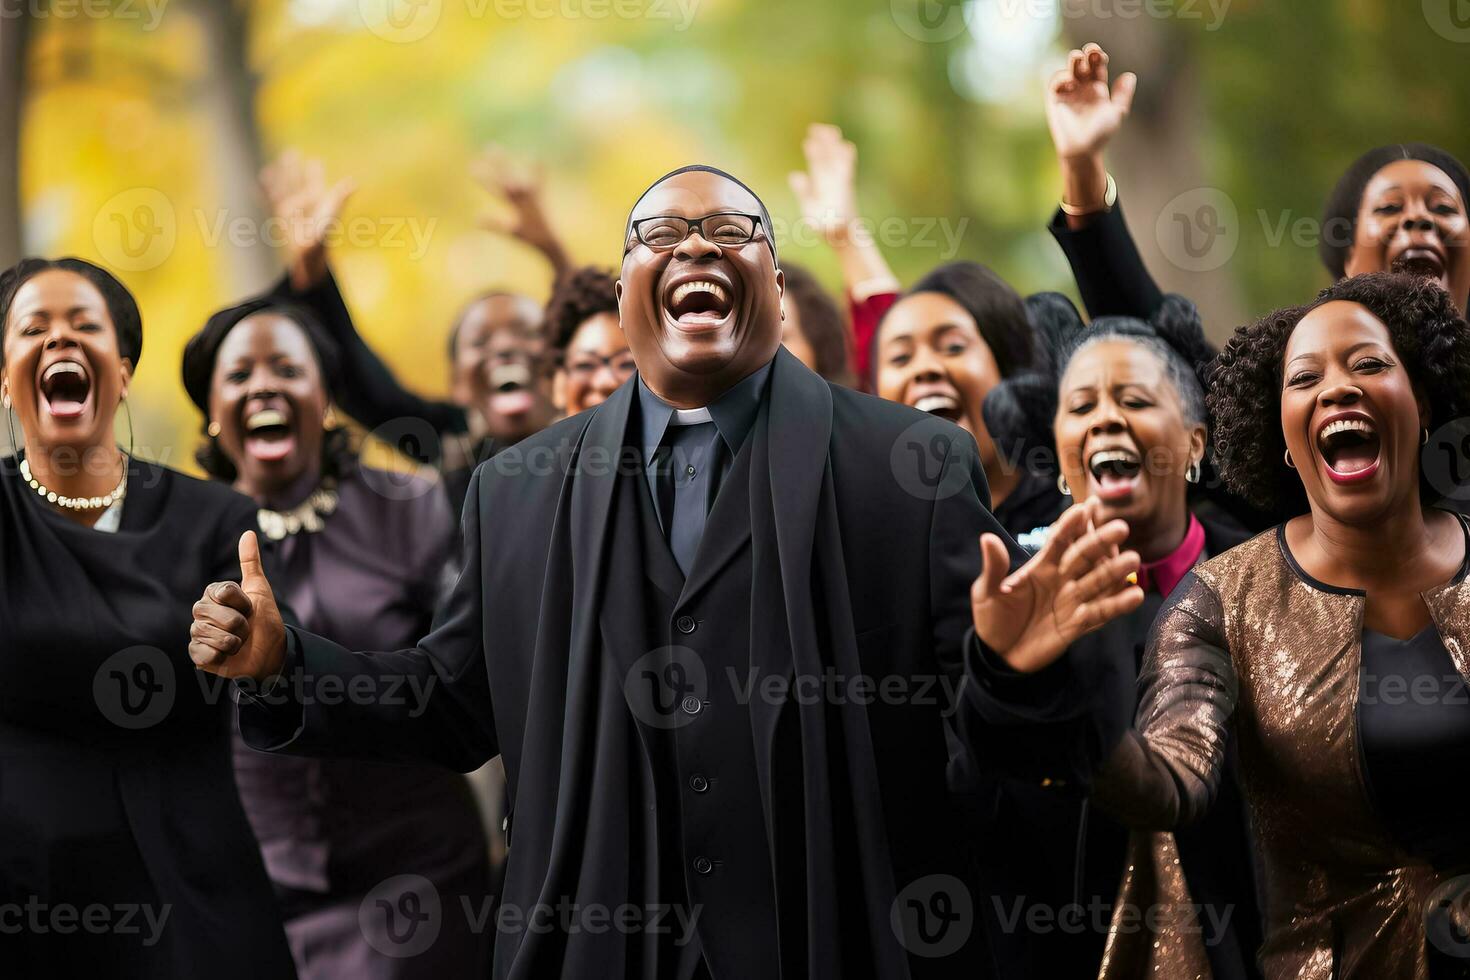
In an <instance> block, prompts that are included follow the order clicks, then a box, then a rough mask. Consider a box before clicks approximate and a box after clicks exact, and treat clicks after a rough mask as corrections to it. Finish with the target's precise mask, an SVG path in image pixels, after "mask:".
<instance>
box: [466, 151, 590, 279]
mask: <svg viewBox="0 0 1470 980" xmlns="http://www.w3.org/2000/svg"><path fill="white" fill-rule="evenodd" d="M470 173H471V174H472V175H473V176H474V178H475V180H476V181H477V182H478V183H479V185H480V186H481V187H483V188H484V189H485V190H487V191H489V192H490V193H491V194H492V195H494V196H495V197H496V198H498V199H500V200H501V201H503V202H504V203H505V204H506V205H508V206H509V208H510V212H511V213H510V216H509V217H505V216H502V215H498V214H486V215H484V216H482V217H481V218H480V226H481V227H482V228H484V229H486V230H487V231H492V232H495V233H496V234H499V235H506V236H508V237H510V238H514V239H516V240H517V241H519V242H522V243H524V244H526V245H529V246H530V247H531V248H533V249H535V250H536V251H538V252H540V253H541V254H542V255H543V256H544V257H545V258H546V261H547V262H548V263H550V265H551V271H552V275H553V276H554V277H555V278H556V279H557V280H560V279H561V278H562V276H564V275H566V274H567V273H568V272H570V271H571V268H572V260H571V258H570V257H569V255H568V252H567V249H566V246H565V245H564V244H563V243H562V240H561V237H560V236H559V235H557V233H556V229H554V228H553V227H552V226H551V221H550V219H549V218H547V216H546V203H545V200H544V197H543V195H542V188H543V187H544V186H545V171H544V169H543V168H542V167H541V165H540V164H527V163H525V162H523V161H519V160H516V159H515V158H513V157H512V156H511V155H510V153H509V152H507V151H506V150H505V149H504V148H503V147H500V146H495V145H491V146H488V147H486V148H485V151H484V152H483V153H482V154H481V155H480V157H479V158H478V159H477V160H476V161H475V162H474V164H473V165H472V166H471V168H470Z"/></svg>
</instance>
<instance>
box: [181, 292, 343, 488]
mask: <svg viewBox="0 0 1470 980" xmlns="http://www.w3.org/2000/svg"><path fill="white" fill-rule="evenodd" d="M257 313H279V314H281V315H282V316H284V317H286V318H287V319H289V320H290V321H291V322H293V323H295V324H296V325H297V326H298V327H300V328H301V332H302V333H304V334H306V340H307V343H309V344H310V345H311V349H312V353H314V354H315V355H316V361H317V367H318V368H319V369H320V370H321V376H322V386H323V387H324V388H325V389H326V393H327V397H328V398H329V399H330V400H332V401H336V395H337V392H338V391H339V390H340V388H341V383H342V353H341V349H340V348H339V347H338V346H337V342H336V341H335V340H333V339H332V336H331V334H329V333H327V330H326V328H325V327H323V326H322V325H321V323H320V322H319V321H318V320H317V318H316V317H315V316H314V315H313V314H312V313H311V311H310V310H307V309H306V308H305V307H301V306H297V305H296V304H294V303H290V302H287V301H285V300H280V299H276V298H275V297H269V296H267V297H260V298H257V299H252V300H247V301H245V302H244V303H240V304H239V305H237V306H231V307H228V308H226V309H223V310H220V311H219V312H217V313H215V314H214V315H213V316H211V317H210V318H209V319H208V320H207V321H205V324H204V326H203V327H201V328H200V330H199V332H198V333H196V334H195V335H194V336H192V337H190V338H189V342H188V343H187V344H185V345H184V359H183V365H182V373H183V379H184V390H185V391H187V392H188V393H189V400H190V401H192V402H193V403H194V404H195V406H197V407H198V409H199V411H200V414H201V415H202V416H203V418H202V420H201V422H200V426H199V430H200V433H201V434H202V435H203V436H204V441H203V442H202V443H201V444H200V445H199V447H198V448H197V449H196V450H194V460H195V462H197V463H198V464H199V466H200V468H201V469H203V470H204V472H205V473H206V474H208V475H209V476H210V478H211V479H215V480H219V481H221V482H223V483H233V482H235V477H236V476H237V475H238V474H237V473H236V471H235V464H234V463H232V462H231V461H230V458H229V457H228V456H226V455H225V453H224V451H223V450H222V449H220V447H219V440H218V439H216V438H215V437H214V436H211V435H210V434H209V391H210V386H211V382H212V380H213V378H214V364H215V360H216V359H217V358H218V356H219V349H220V345H221V344H223V343H224V341H225V338H226V337H227V336H229V333H230V331H231V330H233V329H235V327H237V326H239V324H240V322H241V321H242V320H244V319H245V318H246V317H249V316H254V315H255V314H257ZM356 461H357V450H356V448H355V447H354V445H353V441H352V434H351V433H350V432H349V431H348V430H347V428H346V427H340V428H335V429H327V430H325V433H324V436H323V439H322V475H323V476H328V477H340V476H341V475H342V474H344V473H345V472H347V470H348V469H349V468H350V467H351V466H352V465H353V464H354V463H355V462H356Z"/></svg>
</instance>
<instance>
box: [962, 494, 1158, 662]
mask: <svg viewBox="0 0 1470 980" xmlns="http://www.w3.org/2000/svg"><path fill="white" fill-rule="evenodd" d="M1096 504H1097V501H1096V499H1093V500H1090V501H1086V502H1084V503H1080V504H1075V505H1073V506H1072V507H1069V508H1068V509H1067V511H1066V512H1065V513H1064V514H1062V516H1061V517H1060V518H1058V519H1057V522H1056V523H1055V524H1053V525H1052V528H1051V533H1050V534H1049V535H1047V539H1046V544H1045V545H1044V546H1043V547H1042V549H1041V551H1039V552H1037V553H1036V554H1035V555H1034V556H1032V558H1031V560H1030V561H1028V562H1027V563H1026V564H1025V565H1023V566H1021V567H1020V568H1019V569H1017V570H1016V571H1015V573H1014V574H1010V575H1007V572H1008V571H1009V569H1010V553H1009V552H1008V551H1007V550H1006V547H1005V544H1004V542H1002V541H1001V539H1000V538H999V537H997V536H996V535H994V534H985V535H982V536H981V538H980V551H981V555H982V557H983V561H984V564H983V567H982V569H981V572H980V577H979V578H977V579H976V580H975V584H974V585H973V586H971V588H970V610H971V613H972V614H973V616H974V621H975V633H976V635H977V636H979V637H980V640H981V641H982V642H983V643H984V644H985V645H986V646H988V647H989V648H990V649H991V650H993V651H994V652H995V653H997V654H999V655H1000V656H1001V657H1002V658H1003V659H1004V660H1005V661H1006V663H1007V664H1009V665H1010V666H1011V668H1012V669H1013V670H1017V671H1020V672H1022V673H1030V672H1032V671H1037V670H1041V669H1042V668H1043V667H1046V666H1048V665H1050V664H1051V663H1053V662H1054V661H1056V660H1057V658H1058V657H1060V656H1061V655H1062V653H1063V651H1065V650H1066V649H1067V647H1068V646H1070V645H1071V644H1072V642H1073V641H1075V640H1076V639H1077V638H1078V637H1080V636H1083V635H1084V634H1086V633H1089V632H1091V631H1092V630H1095V629H1097V628H1098V627H1099V626H1102V625H1103V624H1104V623H1106V622H1108V621H1109V620H1112V619H1116V618H1117V617H1119V616H1122V615H1124V614H1125V613H1128V612H1131V611H1132V610H1134V609H1136V608H1138V606H1139V604H1140V603H1142V602H1143V590H1142V589H1140V588H1139V587H1138V586H1137V585H1135V584H1133V583H1132V582H1130V581H1129V580H1128V576H1129V575H1130V573H1133V572H1136V571H1137V570H1138V553H1137V552H1134V551H1123V552H1120V551H1119V550H1118V546H1119V545H1120V544H1121V543H1122V542H1123V540H1124V539H1125V538H1126V537H1127V536H1128V525H1127V524H1125V523H1123V522H1122V521H1110V522H1108V523H1107V524H1104V525H1102V526H1101V527H1097V526H1096V519H1097V516H1098V513H1099V509H1098V507H1097V506H1096Z"/></svg>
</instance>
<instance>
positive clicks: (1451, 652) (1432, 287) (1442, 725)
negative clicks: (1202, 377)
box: [1092, 273, 1470, 980]
mask: <svg viewBox="0 0 1470 980" xmlns="http://www.w3.org/2000/svg"><path fill="white" fill-rule="evenodd" d="M1467 394H1470V326H1467V325H1466V323H1465V321H1464V320H1463V319H1461V318H1460V316H1459V314H1458V312H1457V310H1456V309H1455V307H1454V305H1453V303H1452V301H1451V299H1450V297H1449V295H1448V294H1447V293H1446V292H1445V291H1444V290H1443V289H1442V288H1441V287H1440V286H1439V285H1437V284H1435V283H1433V282H1431V281H1429V280H1424V279H1414V278H1410V277H1407V276H1402V275H1393V274H1390V273H1375V274H1372V275H1366V276H1360V277H1357V278H1354V279H1349V280H1345V281H1343V282H1340V283H1338V284H1337V285H1335V286H1333V287H1331V288H1329V289H1328V290H1326V291H1324V292H1323V293H1322V294H1321V296H1320V297H1319V298H1318V299H1317V301H1316V302H1314V303H1312V304H1310V305H1308V306H1305V307H1298V308H1293V309H1286V310H1280V311H1277V312H1275V313H1272V314H1270V315H1268V316H1266V317H1264V318H1262V319H1261V320H1259V321H1257V322H1256V323H1254V324H1251V325H1249V326H1246V327H1242V328H1241V329H1240V330H1238V331H1237V332H1236V335H1235V337H1234V339H1233V340H1232V341H1231V342H1230V343H1229V344H1228V345H1227V346H1226V348H1225V349H1224V351H1223V352H1222V353H1221V356H1220V358H1219V361H1218V363H1217V370H1216V373H1215V376H1214V379H1213V386H1212V390H1211V393H1210V396H1209V400H1210V405H1211V408H1212V410H1213V413H1214V416H1215V419H1216V439H1217V447H1218V454H1219V459H1218V465H1219V468H1220V470H1221V473H1222V475H1223V476H1224V477H1225V479H1226V481H1227V483H1229V484H1230V485H1231V486H1232V487H1233V488H1234V489H1235V490H1237V491H1238V492H1240V493H1242V494H1244V495H1246V496H1247V497H1249V498H1250V499H1251V500H1252V502H1254V503H1255V504H1257V505H1259V506H1263V507H1269V508H1275V509H1277V510H1278V512H1280V513H1296V514H1298V515H1300V516H1296V517H1293V518H1292V519H1290V520H1288V521H1286V522H1285V523H1284V524H1282V525H1280V526H1279V527H1277V528H1275V529H1273V530H1270V531H1267V532H1264V533H1263V534H1260V535H1258V536H1257V537H1255V538H1253V539H1251V540H1250V541H1248V542H1246V543H1245V544H1243V545H1240V546H1239V547H1237V548H1234V549H1231V550H1230V551H1227V552H1225V553H1224V554H1222V555H1219V556H1217V557H1214V558H1212V559H1210V560H1209V561H1207V562H1204V563H1203V564H1201V565H1198V566H1196V567H1195V569H1194V570H1193V572H1192V573H1191V574H1190V575H1189V576H1188V577H1187V578H1186V579H1185V580H1184V582H1183V583H1181V585H1180V586H1179V588H1178V589H1176V590H1175V592H1174V593H1173V595H1172V596H1171V598H1170V600H1169V602H1168V604H1167V605H1166V606H1165V608H1164V609H1163V611H1162V612H1161V613H1160V616H1159V620H1158V622H1157V623H1156V624H1155V627H1154V631H1153V633H1152V635H1151V637H1150V641H1149V645H1148V651H1147V654H1146V657H1145V661H1144V664H1143V669H1142V672H1141V674H1140V678H1139V684H1140V708H1139V714H1138V721H1137V724H1136V728H1135V729H1134V730H1133V731H1130V732H1129V733H1127V734H1126V735H1125V736H1124V737H1123V738H1122V740H1121V741H1120V742H1119V743H1118V744H1117V746H1116V747H1115V748H1114V749H1113V750H1112V752H1111V753H1110V754H1109V755H1108V756H1107V758H1106V761H1105V763H1104V764H1103V765H1102V766H1101V768H1100V769H1099V771H1098V772H1096V773H1094V774H1093V777H1092V778H1093V787H1094V800H1095V802H1096V803H1097V804H1098V805H1100V806H1102V807H1104V808H1105V809H1107V810H1109V811H1110V812H1112V813H1114V814H1116V815H1118V816H1120V817H1122V818H1123V819H1124V820H1125V821H1126V822H1128V823H1130V824H1131V825H1133V826H1134V827H1138V828H1144V829H1152V830H1158V831H1165V830H1171V829H1173V828H1175V827H1178V826H1181V825H1184V824H1188V823H1190V822H1191V821H1194V820H1196V819H1198V818H1199V817H1200V815H1201V814H1202V813H1204V812H1205V811H1206V810H1208V809H1209V807H1210V806H1211V804H1212V802H1213V800H1214V798H1215V794H1216V789H1217V787H1218V786H1219V785H1220V782H1221V778H1222V770H1223V769H1224V748H1225V745H1226V742H1227V738H1228V736H1229V734H1230V732H1231V731H1232V730H1233V732H1234V734H1235V736H1236V740H1237V744H1238V746H1239V750H1240V760H1239V761H1240V782H1241V786H1242V789H1243V791H1244V794H1245V797H1246V800H1247V803H1248V805H1249V808H1250V812H1251V824H1252V831H1253V835H1254V837H1255V841H1256V850H1257V856H1258V857H1257V859H1258V861H1259V863H1260V865H1261V881H1262V884H1263V899H1264V903H1265V914H1266V941H1265V944H1264V946H1263V947H1262V951H1261V956H1260V961H1261V966H1262V969H1263V972H1264V973H1265V975H1266V976H1267V977H1268V978H1273V980H1274V978H1280V980H1284V978H1288V977H1289V978H1293V980H1370V978H1371V980H1382V978H1400V977H1407V978H1415V980H1423V978H1430V977H1438V976H1464V975H1466V966H1467V964H1470V958H1467V956H1470V943H1467V942H1466V940H1465V938H1464V937H1465V935H1466V932H1465V929H1464V926H1465V924H1466V917H1465V912H1466V906H1467V903H1470V899H1467V891H1470V884H1467V883H1470V878H1462V877H1460V876H1461V875H1463V874H1464V873H1465V872H1467V871H1470V834H1467V833H1466V831H1467V828H1470V784H1467V782H1466V780H1465V779H1464V778H1463V773H1462V769H1463V763H1464V761H1465V759H1466V758H1470V699H1467V692H1466V685H1467V679H1470V585H1467V584H1466V582H1465V574H1466V568H1467V565H1466V552H1467V548H1466V542H1467V539H1470V530H1467V525H1466V524H1465V523H1464V519H1462V518H1460V517H1457V516H1456V515H1453V514H1450V513H1448V512H1445V511H1442V510H1437V509H1434V508H1430V507H1428V506H1426V505H1425V504H1424V503H1423V501H1424V500H1426V499H1431V500H1432V499H1438V498H1439V497H1441V496H1443V495H1445V494H1446V493H1448V492H1452V491H1453V490H1454V489H1455V487H1454V486H1452V485H1449V484H1447V483H1446V481H1447V480H1451V481H1453V480H1456V477H1455V474H1454V473H1453V466H1454V465H1459V466H1463V465H1464V463H1465V461H1464V460H1463V459H1458V460H1451V461H1450V463H1451V464H1452V465H1450V466H1444V465H1443V462H1444V461H1443V460H1440V459H1439V458H1438V456H1439V455H1440V454H1442V452H1443V449H1442V447H1441V446H1440V445H1439V443H1440V437H1439V436H1436V437H1435V438H1434V439H1432V440H1431V439H1430V434H1431V433H1435V432H1436V430H1437V429H1438V428H1439V427H1440V426H1443V425H1445V424H1447V423H1451V422H1453V421H1454V420H1456V419H1459V418H1461V417H1463V416H1465V415H1466V414H1467V410H1466V409H1467V406H1466V399H1467ZM1270 404H1277V405H1279V414H1278V413H1273V412H1266V413H1263V412H1262V410H1261V408H1262V406H1263V405H1270ZM1425 446H1427V449H1422V452H1423V461H1424V464H1425V465H1424V466H1423V467H1421V447H1425ZM1441 470H1443V471H1444V472H1440V471H1441ZM1438 484H1445V485H1438ZM1168 840H1169V838H1168V835H1166V834H1162V833H1161V834H1155V835H1153V836H1152V843H1153V847H1152V848H1151V849H1144V850H1143V851H1139V852H1136V853H1135V855H1134V858H1135V860H1134V861H1133V862H1132V864H1131V867H1130V869H1129V873H1128V875H1127V876H1126V878H1125V881H1124V886H1123V893H1124V896H1125V897H1126V898H1129V899H1130V901H1132V902H1138V903H1142V904H1143V905H1144V907H1151V906H1150V902H1153V903H1162V904H1163V905H1167V904H1168V903H1169V902H1170V900H1171V896H1174V895H1177V894H1178V891H1177V887H1178V884H1179V883H1178V881H1177V877H1178V870H1177V864H1176V863H1175V860H1174V855H1172V854H1171V853H1169V849H1168ZM1120 904H1122V903H1120ZM1155 921H1156V922H1159V921H1163V922H1165V923H1166V924H1165V925H1163V926H1161V927H1159V928H1157V929H1156V930H1155V931H1153V932H1149V931H1148V930H1137V929H1132V930H1130V929H1126V928H1120V927H1119V925H1120V924H1119V923H1117V922H1116V921H1115V935H1114V936H1113V937H1112V941H1111V943H1110V947H1109V953H1108V957H1107V959H1105V961H1104V964H1103V974H1104V976H1118V977H1132V976H1144V975H1148V976H1166V977H1185V976H1187V977H1194V976H1199V975H1208V967H1207V965H1206V964H1205V963H1204V961H1203V960H1202V959H1201V958H1200V956H1201V953H1202V950H1201V949H1200V948H1199V946H1198V942H1197V940H1198V934H1197V932H1195V931H1194V930H1193V929H1192V928H1191V926H1192V923H1190V922H1189V921H1188V920H1187V917H1184V918H1181V917H1179V916H1170V915H1156V916H1155Z"/></svg>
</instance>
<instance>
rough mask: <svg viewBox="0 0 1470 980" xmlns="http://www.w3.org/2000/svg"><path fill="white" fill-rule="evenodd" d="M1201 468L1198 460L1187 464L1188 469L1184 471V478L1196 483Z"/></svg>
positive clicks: (1202, 468)
mask: <svg viewBox="0 0 1470 980" xmlns="http://www.w3.org/2000/svg"><path fill="white" fill-rule="evenodd" d="M1203 470H1204V467H1203V466H1201V465H1200V462H1199V460H1195V461H1194V462H1192V463H1190V464H1189V469H1187V470H1185V471H1184V479H1186V480H1188V481H1189V482H1190V483H1198V482H1199V478H1200V475H1201V473H1202V471H1203Z"/></svg>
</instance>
